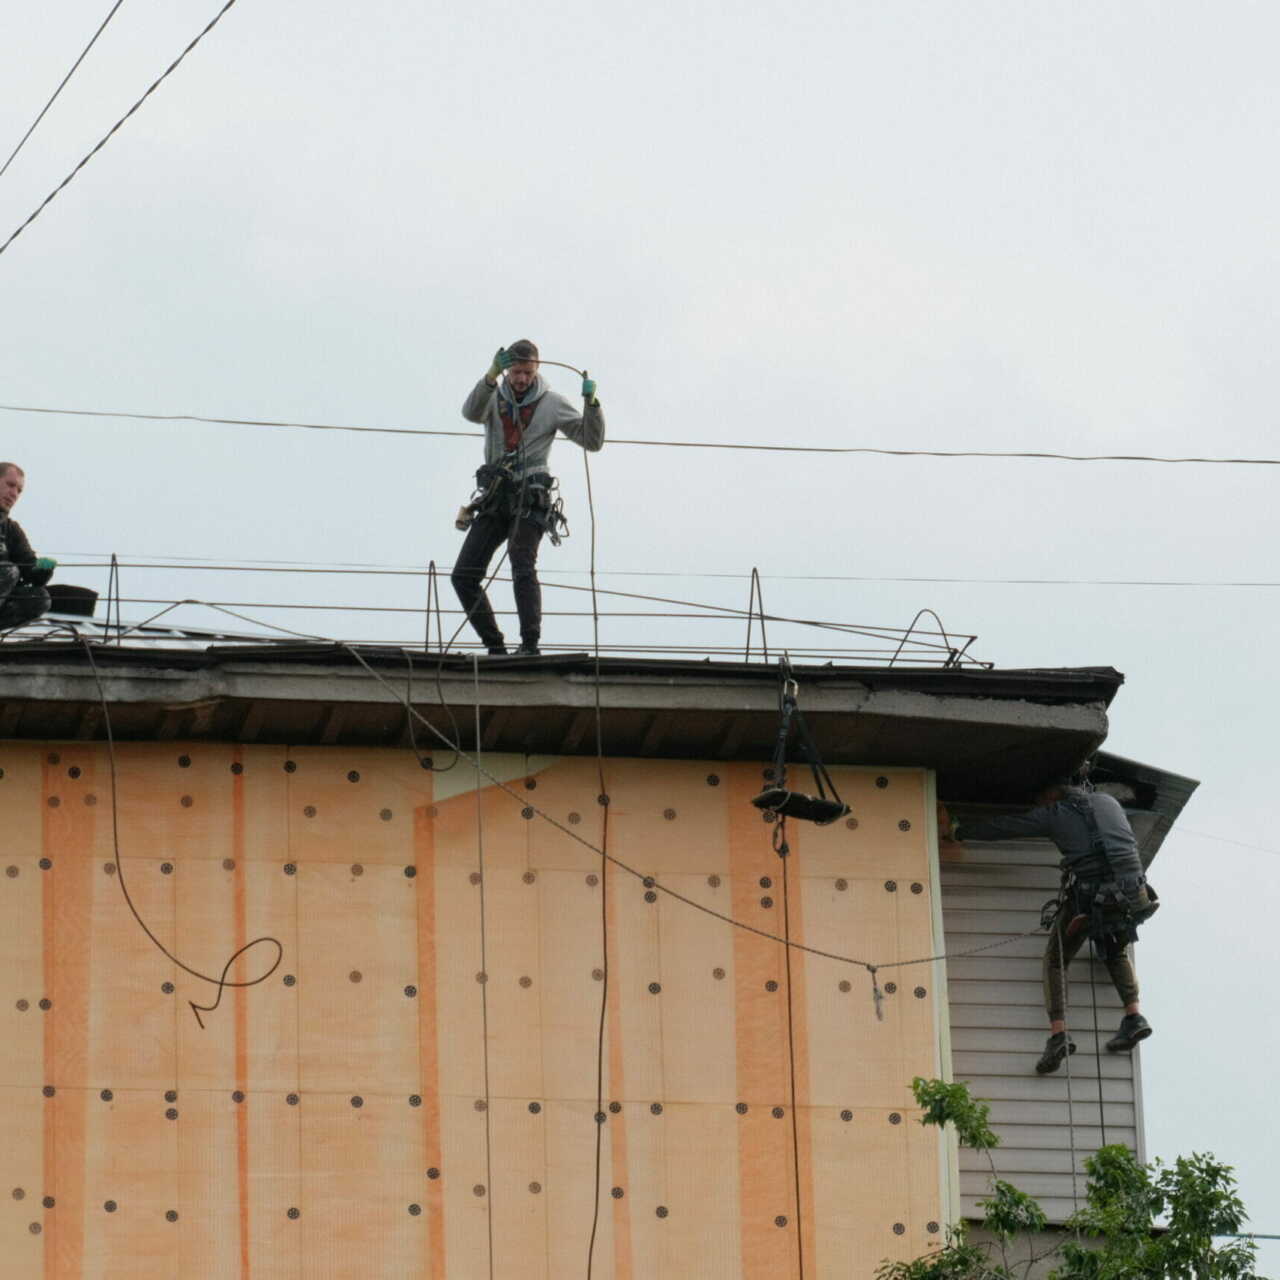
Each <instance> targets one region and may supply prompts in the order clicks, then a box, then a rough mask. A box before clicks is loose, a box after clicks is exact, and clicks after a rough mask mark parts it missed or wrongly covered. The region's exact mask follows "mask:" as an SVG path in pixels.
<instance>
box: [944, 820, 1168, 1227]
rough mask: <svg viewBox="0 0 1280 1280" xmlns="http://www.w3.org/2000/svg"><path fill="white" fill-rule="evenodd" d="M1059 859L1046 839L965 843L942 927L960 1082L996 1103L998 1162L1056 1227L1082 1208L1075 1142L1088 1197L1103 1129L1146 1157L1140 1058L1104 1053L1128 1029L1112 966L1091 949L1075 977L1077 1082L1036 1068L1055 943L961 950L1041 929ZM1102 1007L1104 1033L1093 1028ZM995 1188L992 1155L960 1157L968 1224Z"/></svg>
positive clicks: (947, 876)
mask: <svg viewBox="0 0 1280 1280" xmlns="http://www.w3.org/2000/svg"><path fill="white" fill-rule="evenodd" d="M1057 860H1058V853H1057V850H1056V849H1055V848H1054V847H1053V846H1052V845H1051V844H1049V843H1048V842H1047V841H1044V840H1025V841H1013V840H1006V841H1001V842H999V843H990V844H980V843H977V842H974V843H971V844H966V845H964V846H963V853H962V854H961V855H960V857H959V858H958V859H953V860H946V861H943V862H942V866H941V881H942V918H943V929H944V932H945V936H946V949H947V953H948V955H949V956H950V957H953V958H951V959H949V960H948V961H947V985H948V1002H949V1004H948V1007H949V1012H950V1020H951V1049H952V1066H953V1070H954V1074H955V1078H956V1079H957V1080H963V1081H965V1082H966V1083H967V1084H968V1085H969V1087H970V1090H971V1092H972V1093H973V1095H974V1096H975V1097H977V1098H981V1099H983V1100H984V1101H986V1102H988V1103H990V1105H991V1120H992V1127H993V1128H994V1129H995V1131H996V1133H998V1134H999V1135H1000V1139H1001V1145H1000V1146H999V1147H998V1148H996V1150H995V1152H994V1153H993V1155H994V1158H995V1163H996V1169H997V1171H998V1172H999V1174H1000V1175H1001V1177H1004V1178H1006V1179H1007V1180H1008V1181H1010V1182H1012V1183H1014V1184H1015V1185H1016V1186H1018V1187H1020V1188H1021V1189H1022V1190H1023V1191H1026V1192H1028V1193H1029V1194H1031V1195H1034V1196H1036V1197H1037V1198H1038V1199H1039V1200H1040V1202H1041V1204H1042V1205H1043V1206H1044V1209H1045V1211H1046V1212H1047V1213H1048V1215H1049V1218H1050V1220H1051V1221H1053V1222H1061V1221H1063V1220H1064V1219H1065V1218H1066V1217H1067V1216H1068V1215H1069V1214H1070V1213H1071V1212H1072V1209H1073V1207H1074V1206H1073V1189H1072V1176H1071V1148H1072V1140H1073V1136H1074V1145H1075V1166H1076V1171H1077V1174H1078V1175H1080V1176H1079V1177H1078V1181H1077V1193H1078V1194H1083V1189H1084V1180H1083V1170H1084V1161H1085V1159H1086V1157H1088V1156H1089V1155H1091V1154H1092V1153H1093V1152H1094V1151H1096V1150H1097V1148H1098V1147H1099V1146H1101V1145H1102V1141H1103V1126H1104V1125H1105V1128H1106V1141H1107V1142H1123V1143H1125V1144H1126V1145H1127V1146H1129V1147H1130V1148H1132V1149H1133V1150H1135V1151H1137V1152H1138V1154H1139V1156H1141V1155H1142V1154H1143V1152H1142V1139H1141V1120H1140V1114H1139V1107H1138V1102H1139V1099H1138V1090H1139V1084H1138V1079H1137V1076H1138V1064H1137V1061H1136V1055H1134V1056H1133V1057H1130V1056H1127V1055H1124V1054H1109V1053H1107V1052H1106V1050H1105V1049H1104V1048H1102V1045H1104V1044H1105V1042H1106V1041H1107V1039H1108V1038H1109V1037H1110V1036H1111V1034H1112V1033H1113V1031H1114V1030H1115V1028H1116V1026H1117V1025H1118V1023H1119V1021H1120V1014H1121V1009H1120V1003H1119V999H1118V997H1117V996H1116V993H1115V991H1114V990H1113V989H1112V986H1111V981H1110V979H1109V978H1108V976H1107V971H1106V969H1105V967H1104V966H1103V965H1102V964H1101V963H1097V964H1093V965H1092V966H1091V965H1090V962H1089V959H1088V946H1087V945H1086V947H1085V948H1084V950H1083V951H1081V953H1080V955H1078V956H1077V957H1076V960H1075V962H1074V963H1073V964H1072V966H1071V971H1070V972H1071V983H1070V986H1069V988H1068V1010H1067V1025H1068V1027H1069V1029H1070V1032H1071V1038H1072V1039H1073V1040H1074V1041H1075V1042H1076V1044H1077V1045H1078V1046H1079V1049H1078V1051H1077V1053H1076V1054H1075V1056H1074V1057H1073V1058H1071V1060H1070V1078H1069V1079H1068V1075H1067V1067H1066V1066H1065V1065H1064V1066H1063V1067H1061V1068H1060V1069H1059V1070H1058V1072H1057V1073H1056V1074H1055V1075H1049V1076H1038V1075H1036V1073H1035V1063H1036V1059H1037V1058H1038V1057H1039V1056H1040V1052H1041V1050H1042V1049H1043V1047H1044V1041H1045V1037H1046V1036H1047V1035H1048V1031H1049V1028H1048V1020H1047V1017H1046V1015H1045V1011H1044V996H1043V989H1042V986H1041V976H1040V973H1041V971H1040V958H1041V955H1042V954H1043V951H1044V944H1045V937H1046V935H1045V934H1043V933H1037V934H1034V935H1033V936H1032V937H1029V938H1022V939H1020V940H1019V941H1017V942H1012V943H1009V944H1007V945H1005V946H1002V947H997V948H995V949H993V950H991V951H985V952H982V953H980V954H978V955H973V956H965V955H963V954H958V953H963V952H965V951H968V950H970V949H971V948H973V947H978V946H981V945H982V944H983V943H988V942H994V941H996V940H997V939H998V938H1002V937H1007V936H1010V935H1012V934H1017V933H1022V932H1024V931H1025V930H1027V929H1031V928H1033V927H1034V926H1035V925H1036V923H1037V921H1038V919H1039V915H1040V908H1041V906H1042V905H1043V904H1044V902H1045V901H1046V900H1047V899H1049V898H1052V897H1053V896H1054V895H1055V894H1056V892H1057V889H1058V867H1057ZM1091 967H1092V970H1093V978H1094V983H1093V988H1092V990H1091V988H1090V982H1089V975H1090V968H1091ZM1095 999H1096V1001H1097V1010H1098V1025H1099V1026H1100V1027H1101V1035H1100V1036H1099V1035H1097V1034H1096V1033H1095V1029H1094V1015H1093V1001H1094V1000H1095ZM1099 1050H1101V1057H1100V1058H1099V1056H1098V1054H1099ZM1099 1067H1101V1075H1102V1080H1101V1104H1100V1102H1099V1080H1098V1073H1099ZM1072 1122H1073V1123H1072ZM989 1179H990V1169H989V1168H988V1165H987V1161H986V1157H985V1156H983V1155H981V1154H979V1153H975V1152H972V1151H961V1152H960V1193H961V1203H962V1206H963V1210H964V1213H965V1216H966V1217H980V1216H981V1210H980V1209H979V1208H978V1205H977V1201H978V1200H980V1199H981V1198H982V1197H983V1196H984V1195H986V1194H987V1191H988V1185H989Z"/></svg>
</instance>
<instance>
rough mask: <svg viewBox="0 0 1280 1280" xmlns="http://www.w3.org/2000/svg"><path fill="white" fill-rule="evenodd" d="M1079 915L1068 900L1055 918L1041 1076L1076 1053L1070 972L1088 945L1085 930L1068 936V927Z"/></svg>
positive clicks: (1048, 953)
mask: <svg viewBox="0 0 1280 1280" xmlns="http://www.w3.org/2000/svg"><path fill="white" fill-rule="evenodd" d="M1075 914H1076V911H1075V907H1074V905H1073V904H1072V902H1071V901H1070V899H1068V901H1067V902H1066V903H1064V904H1063V906H1062V909H1061V910H1060V911H1059V912H1058V914H1057V916H1055V917H1054V921H1053V927H1052V928H1051V929H1050V930H1049V940H1048V942H1047V943H1046V944H1045V949H1044V961H1043V971H1044V1005H1045V1011H1046V1012H1047V1013H1048V1015H1049V1038H1048V1040H1046V1041H1045V1046H1044V1052H1043V1053H1041V1055H1040V1059H1039V1061H1038V1062H1037V1063H1036V1074H1037V1075H1042V1076H1043V1075H1048V1074H1049V1073H1050V1072H1053V1071H1057V1069H1058V1068H1059V1067H1060V1066H1061V1065H1062V1063H1063V1062H1064V1061H1065V1060H1066V1059H1067V1057H1068V1056H1070V1055H1071V1054H1073V1053H1075V1051H1076V1046H1075V1044H1074V1043H1073V1041H1072V1039H1071V1037H1070V1036H1069V1035H1068V1034H1067V969H1068V967H1069V966H1070V964H1071V961H1072V959H1073V958H1074V957H1075V954H1076V952H1078V951H1079V950H1080V945H1081V943H1083V942H1084V931H1083V930H1079V931H1078V932H1076V933H1075V934H1074V935H1072V936H1068V934H1067V926H1068V925H1069V924H1070V923H1071V921H1072V919H1073V918H1074V917H1075Z"/></svg>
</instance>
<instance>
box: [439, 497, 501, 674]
mask: <svg viewBox="0 0 1280 1280" xmlns="http://www.w3.org/2000/svg"><path fill="white" fill-rule="evenodd" d="M506 536H507V521H506V520H505V519H504V518H503V517H502V516H501V515H478V516H476V518H475V520H474V521H473V522H472V524H471V528H470V529H468V530H467V536H466V538H465V539H463V543H462V549H461V550H460V551H459V552H458V558H457V560H456V561H455V562H454V566H453V573H452V575H451V576H450V581H451V582H452V583H453V589H454V590H455V591H456V592H457V593H458V600H459V602H460V603H461V604H462V607H463V608H464V609H465V610H466V611H467V620H468V621H469V622H470V623H471V625H472V626H473V627H474V628H475V630H476V634H477V635H478V636H479V637H480V641H481V643H482V644H483V645H484V646H485V648H486V649H488V650H489V652H490V653H493V652H504V647H503V638H502V632H501V630H500V629H499V627H498V621H497V619H496V618H495V617H494V616H493V606H492V605H491V604H490V603H489V597H488V595H487V594H486V593H485V589H484V576H485V574H486V573H487V572H488V569H489V561H490V560H492V559H493V553H494V552H495V551H496V550H497V549H498V548H499V547H500V546H501V545H502V543H503V540H504V539H505V538H506Z"/></svg>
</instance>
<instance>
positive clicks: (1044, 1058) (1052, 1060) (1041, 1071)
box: [1036, 1031, 1076, 1076]
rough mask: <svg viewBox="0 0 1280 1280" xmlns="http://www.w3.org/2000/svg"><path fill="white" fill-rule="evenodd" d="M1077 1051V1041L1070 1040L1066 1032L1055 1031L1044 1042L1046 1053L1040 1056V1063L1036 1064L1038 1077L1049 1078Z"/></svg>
mask: <svg viewBox="0 0 1280 1280" xmlns="http://www.w3.org/2000/svg"><path fill="white" fill-rule="evenodd" d="M1075 1051H1076V1046H1075V1041H1074V1040H1072V1039H1070V1037H1068V1035H1067V1033H1066V1032H1065V1031H1055V1032H1054V1033H1053V1035H1051V1036H1050V1037H1049V1038H1048V1040H1046V1041H1045V1042H1044V1052H1043V1053H1042V1054H1041V1055H1040V1061H1039V1062H1037V1063H1036V1075H1038V1076H1047V1075H1049V1074H1050V1073H1051V1072H1053V1071H1057V1069H1058V1068H1059V1067H1060V1066H1062V1064H1063V1062H1064V1061H1065V1060H1066V1058H1067V1057H1069V1056H1070V1055H1071V1054H1073V1053H1075Z"/></svg>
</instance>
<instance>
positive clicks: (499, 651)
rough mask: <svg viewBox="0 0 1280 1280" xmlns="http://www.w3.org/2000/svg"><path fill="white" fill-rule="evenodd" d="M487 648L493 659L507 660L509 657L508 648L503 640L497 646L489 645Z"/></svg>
mask: <svg viewBox="0 0 1280 1280" xmlns="http://www.w3.org/2000/svg"><path fill="white" fill-rule="evenodd" d="M487 648H488V650H489V656H490V657H491V658H505V657H506V656H507V652H508V650H507V646H506V645H505V644H503V643H502V641H501V640H499V641H498V643H497V644H491V645H488V646H487Z"/></svg>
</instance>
